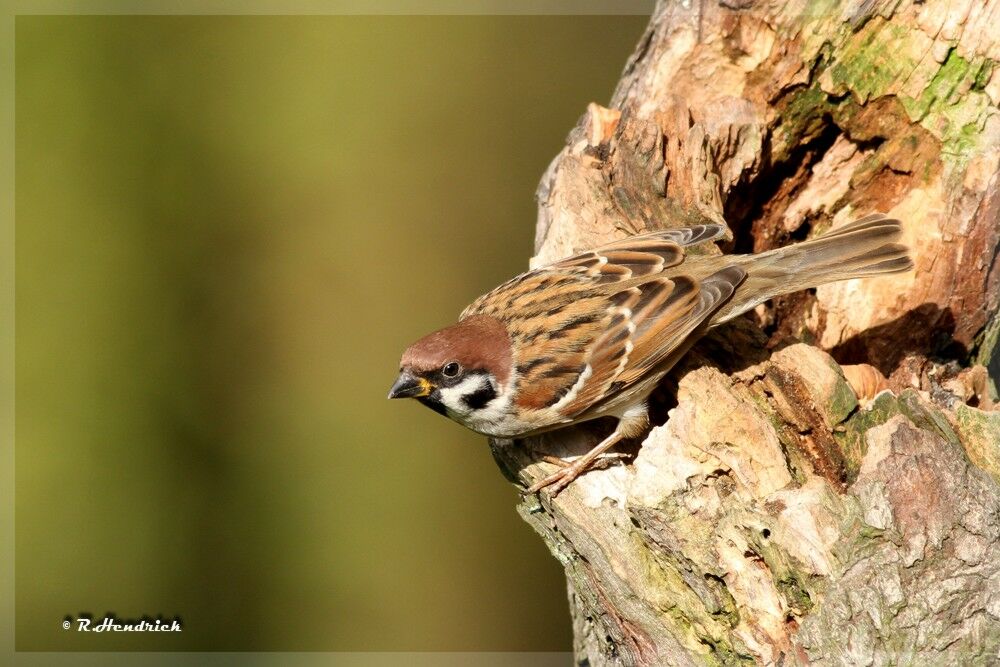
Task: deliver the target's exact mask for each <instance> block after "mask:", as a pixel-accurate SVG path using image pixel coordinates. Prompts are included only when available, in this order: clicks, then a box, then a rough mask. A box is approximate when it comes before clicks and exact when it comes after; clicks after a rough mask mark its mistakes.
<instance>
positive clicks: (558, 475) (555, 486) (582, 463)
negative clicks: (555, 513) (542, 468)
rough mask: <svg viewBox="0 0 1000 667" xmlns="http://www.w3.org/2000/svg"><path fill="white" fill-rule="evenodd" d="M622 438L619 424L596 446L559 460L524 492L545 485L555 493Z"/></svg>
mask: <svg viewBox="0 0 1000 667" xmlns="http://www.w3.org/2000/svg"><path fill="white" fill-rule="evenodd" d="M624 439H625V435H624V434H623V433H622V429H621V426H620V425H619V428H616V429H615V431H614V433H612V434H611V435H609V436H608V437H606V438H605V439H604V440H602V441H601V442H600V443H599V444H598V445H597V446H596V447H594V448H593V449H591V450H590V451H589V452H587V453H586V454H584V455H583V456H581V457H580V458H578V459H576V460H575V461H573V462H572V463H568V462H567V461H561V463H562V467H561V468H560V469H559V470H557V471H556V472H554V473H552V474H551V475H549V476H548V477H546V478H544V479H541V480H539V481H537V482H535V483H534V484H532V485H531V486H530V487H528V490H527V491H525V494H528V493H537V492H538V491H541V490H542V489H544V488H545V487H547V486H552V495H553V496H555V495H557V494H558V493H559V492H560V491H562V490H563V489H565V488H566V487H567V486H569V483H570V482H572V481H573V480H574V479H576V478H577V477H579V476H580V475H582V474H583V473H584V472H586V471H587V469H588V468H590V467H591V465H592V464H593V463H594V460H595V459H597V457H598V456H600V455H601V454H603V453H604V452H606V451H608V450H609V449H611V448H612V447H614V446H615V445H616V444H618V443H619V442H621V441H622V440H624ZM556 465H559V464H556Z"/></svg>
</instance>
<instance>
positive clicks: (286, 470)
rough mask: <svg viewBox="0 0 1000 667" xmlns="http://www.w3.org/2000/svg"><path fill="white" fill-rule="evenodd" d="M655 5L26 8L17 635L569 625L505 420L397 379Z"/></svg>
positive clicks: (495, 252) (425, 641)
mask: <svg viewBox="0 0 1000 667" xmlns="http://www.w3.org/2000/svg"><path fill="white" fill-rule="evenodd" d="M645 23H646V18H645V17H641V16H631V17H608V16H592V17H586V16H553V17H537V16H535V17H512V16H506V17H499V16H478V17H472V16H466V17H413V16H410V17H336V16H326V17H323V16H308V17H306V16H303V17H84V16H78V17H65V16H64V17H59V16H31V17H26V16H21V17H18V18H17V20H16V45H15V46H16V99H15V103H16V202H15V204H16V211H17V219H16V239H17V244H16V272H17V273H16V276H17V281H16V346H17V347H16V378H17V379H16V392H17V394H16V397H17V403H16V437H17V440H16V485H15V487H16V488H15V492H16V641H17V648H18V650H75V649H89V650H114V649H133V650H147V649H161V650H162V649H186V650H299V651H311V650H383V651H385V650H475V651H485V650H503V651H513V650H568V649H569V648H570V627H569V618H568V612H567V604H566V601H565V591H564V583H563V578H562V573H561V568H560V567H559V566H558V564H557V563H556V562H555V561H554V560H553V559H552V558H551V557H550V556H549V555H548V553H547V552H546V550H545V548H544V546H543V545H542V543H541V541H540V540H539V539H538V538H537V537H536V536H535V535H534V534H533V533H532V532H531V530H530V529H529V528H528V527H527V526H526V525H524V524H523V523H522V522H521V520H520V519H519V518H518V517H517V515H516V514H515V512H514V509H513V506H514V503H515V500H516V492H515V490H514V489H513V488H512V487H511V486H510V485H509V484H508V483H507V482H506V481H505V480H504V479H503V478H502V476H501V475H500V473H499V472H498V470H497V469H496V467H495V464H494V463H493V460H492V458H491V456H490V454H489V451H488V448H487V445H486V442H485V439H484V438H482V437H480V436H477V435H475V434H473V433H471V432H468V431H465V430H464V429H462V428H461V427H460V426H458V425H456V424H453V423H451V422H449V421H447V420H445V419H443V418H441V417H439V416H438V415H435V414H433V413H432V412H430V411H429V410H426V409H424V408H422V407H421V406H419V405H417V404H416V403H412V402H408V403H400V402H392V403H390V402H389V401H387V400H386V398H385V395H386V392H387V390H388V387H389V385H390V384H391V382H392V380H393V379H394V375H395V371H396V369H397V365H398V359H399V354H400V353H401V352H402V350H403V348H404V347H405V346H406V345H407V344H409V343H410V342H411V341H412V340H414V339H415V338H417V337H419V336H420V335H422V334H424V333H426V332H428V331H430V330H432V329H435V328H438V327H440V326H443V325H445V324H448V323H450V322H451V321H453V320H454V318H455V317H456V316H457V314H458V313H459V312H460V311H461V309H462V308H463V307H464V306H465V305H466V304H467V303H468V302H469V301H471V300H472V299H473V298H474V297H475V296H477V295H478V294H480V293H481V292H483V291H485V290H487V289H489V288H490V287H492V286H493V285H494V284H496V283H498V282H501V281H502V280H504V279H506V278H507V277H509V276H511V275H513V274H514V273H517V272H518V271H520V270H523V269H524V268H525V267H526V265H527V259H528V256H529V255H530V253H531V243H532V238H533V225H534V220H535V206H534V202H533V197H532V194H533V192H534V189H535V186H536V185H537V183H538V179H539V177H540V175H541V173H542V171H543V170H544V168H545V166H546V165H547V164H548V162H549V161H550V160H551V159H552V158H553V157H554V156H555V154H556V153H557V152H558V151H559V149H560V148H561V147H562V144H563V141H564V137H565V135H566V133H567V132H568V130H569V129H570V128H571V127H572V126H573V124H574V123H575V121H576V119H577V118H578V117H579V116H580V114H582V113H583V111H584V109H585V106H586V104H587V102H589V101H592V100H596V101H604V102H606V101H607V98H608V97H609V95H610V93H611V90H612V88H613V85H614V83H615V81H616V80H617V78H618V75H619V73H620V70H621V67H622V65H623V64H624V62H625V60H626V57H627V56H628V54H629V53H630V52H631V50H632V48H633V46H634V44H635V42H636V41H637V40H638V37H639V36H640V34H641V32H642V30H643V27H644V26H645ZM108 611H112V612H115V613H116V614H118V615H119V616H120V617H134V616H138V615H141V614H151V615H155V614H161V613H162V614H164V615H165V616H174V615H179V616H181V618H182V619H183V621H184V631H183V633H181V634H179V635H175V634H163V633H160V634H138V633H135V634H132V635H131V636H129V635H125V636H123V635H122V634H117V633H116V634H110V633H105V634H102V635H94V634H84V633H77V632H66V631H63V630H62V629H61V622H62V620H63V618H64V617H65V616H66V615H71V616H76V615H77V614H79V613H80V612H90V613H93V614H94V615H95V616H98V617H100V616H103V615H104V613H105V612H108Z"/></svg>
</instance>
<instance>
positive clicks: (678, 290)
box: [560, 266, 746, 417]
mask: <svg viewBox="0 0 1000 667" xmlns="http://www.w3.org/2000/svg"><path fill="white" fill-rule="evenodd" d="M745 277H746V272H745V271H744V270H743V269H742V268H740V267H738V266H729V267H726V268H724V269H722V270H721V271H718V272H716V273H714V274H712V275H710V276H708V277H707V278H705V279H703V280H701V281H698V280H695V279H694V278H692V277H690V276H685V275H677V276H672V277H670V278H665V277H664V278H656V279H653V280H650V281H647V282H644V283H642V284H640V285H637V286H635V287H632V288H630V289H629V290H628V292H630V293H631V296H630V297H629V298H627V299H625V300H623V303H622V305H621V306H617V307H615V306H612V307H610V308H609V310H611V312H612V315H611V317H610V321H609V325H608V327H607V329H606V331H605V332H604V333H603V334H602V335H601V336H600V338H598V339H597V340H596V341H594V343H593V345H592V346H591V347H590V355H589V357H588V359H587V368H586V369H585V370H584V372H583V373H582V375H586V376H587V377H586V381H585V382H583V383H581V386H580V388H579V390H578V391H577V392H576V394H575V396H574V398H573V400H572V401H569V402H567V403H566V404H565V405H563V406H560V412H562V413H563V414H564V415H565V416H567V417H575V416H578V415H580V414H581V413H583V412H585V411H587V410H589V409H591V408H592V407H594V406H596V405H598V404H600V403H602V402H603V401H604V400H605V399H607V398H610V397H613V396H614V395H616V394H617V393H618V392H620V391H623V390H625V389H627V388H628V387H629V386H631V385H633V384H635V383H637V382H639V381H640V380H642V379H644V378H645V377H646V376H647V375H649V374H650V373H654V372H663V371H665V370H667V369H665V368H663V367H662V363H663V362H664V361H665V360H667V359H668V358H669V357H670V356H671V354H672V353H674V352H675V351H677V350H678V349H680V348H682V347H684V346H685V344H686V343H687V342H688V339H689V337H690V336H691V335H692V334H694V333H695V332H696V331H697V330H698V329H699V328H700V327H702V325H703V324H705V323H707V321H708V319H709V318H710V317H711V315H712V313H714V312H715V311H716V310H717V309H718V308H719V307H720V306H721V305H722V304H723V303H725V302H726V300H728V299H729V297H730V296H732V294H733V292H734V291H735V289H736V287H737V286H738V285H739V284H740V283H741V282H742V281H743V279H744V278H745Z"/></svg>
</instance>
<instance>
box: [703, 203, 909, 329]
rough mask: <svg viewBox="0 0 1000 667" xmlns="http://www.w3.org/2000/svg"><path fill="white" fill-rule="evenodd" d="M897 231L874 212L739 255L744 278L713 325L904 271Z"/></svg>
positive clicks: (906, 252)
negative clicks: (833, 286) (783, 300)
mask: <svg viewBox="0 0 1000 667" xmlns="http://www.w3.org/2000/svg"><path fill="white" fill-rule="evenodd" d="M902 231H903V230H902V227H901V224H900V222H899V220H895V219H893V218H888V217H886V216H884V215H882V214H880V213H876V214H873V215H869V216H867V217H864V218H861V219H860V220H856V221H855V222H852V223H849V224H847V225H843V226H841V227H837V228H835V229H832V230H830V231H829V232H827V233H826V234H823V235H822V236H820V237H818V238H816V239H813V240H811V241H805V242H803V243H797V244H795V245H791V246H786V247H784V248H777V249H775V250H770V251H768V252H764V253H760V254H757V255H744V256H742V257H741V258H740V265H741V266H742V268H744V269H745V270H746V272H747V278H746V280H745V281H744V282H743V284H741V285H740V288H739V289H738V290H737V293H736V294H734V295H733V298H732V299H731V300H730V303H729V304H727V306H728V307H724V308H723V309H721V310H720V312H719V313H718V314H717V315H716V317H714V318H713V320H714V321H713V324H719V323H722V322H725V321H726V320H729V319H732V318H733V317H736V316H737V315H739V314H740V313H744V312H746V311H748V310H750V309H751V308H754V307H755V306H757V305H758V304H760V303H763V302H764V301H767V300H768V299H771V298H774V297H776V296H780V295H782V294H789V293H791V292H797V291H799V290H803V289H809V288H811V287H818V286H820V285H824V284H826V283H831V282H835V281H838V280H849V279H851V278H864V277H866V276H876V275H881V274H885V273H899V272H901V271H908V270H909V269H912V268H913V260H912V259H910V253H909V249H908V248H907V247H906V246H905V245H902V244H901V243H898V241H899V238H900V236H901V235H902Z"/></svg>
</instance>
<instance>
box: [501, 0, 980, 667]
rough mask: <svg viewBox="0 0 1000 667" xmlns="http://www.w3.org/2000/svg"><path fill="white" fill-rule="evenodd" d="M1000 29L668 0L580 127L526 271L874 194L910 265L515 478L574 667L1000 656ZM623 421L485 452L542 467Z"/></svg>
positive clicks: (558, 172)
mask: <svg viewBox="0 0 1000 667" xmlns="http://www.w3.org/2000/svg"><path fill="white" fill-rule="evenodd" d="M998 24H1000V0H951V1H950V2H948V1H945V0H927V1H925V2H911V1H909V0H853V1H837V0H825V1H822V2H820V1H817V2H808V1H805V0H799V1H792V2H785V1H784V0H756V1H755V0H704V1H702V2H698V1H697V0H694V1H692V0H684V1H683V2H682V1H678V0H674V1H669V2H667V1H662V2H660V3H659V4H658V6H657V8H656V10H655V12H654V15H653V17H652V19H651V23H650V25H649V27H648V29H647V31H646V33H645V34H644V35H643V37H642V39H641V41H640V43H639V46H638V48H637V50H636V52H635V54H634V55H633V56H632V57H631V59H630V60H629V61H628V63H627V65H626V67H625V71H624V73H623V75H622V79H621V82H620V83H619V85H618V88H617V90H616V91H615V93H614V96H613V99H612V101H611V104H610V107H608V108H604V107H600V106H598V105H591V106H590V108H589V109H588V110H587V112H586V114H585V115H584V116H583V117H582V118H581V120H580V122H579V124H578V125H577V126H576V127H575V128H574V129H573V130H572V131H571V132H570V135H569V138H568V141H567V145H566V147H565V148H564V149H563V151H562V152H561V153H560V154H559V155H558V156H557V157H556V158H555V160H554V161H553V163H552V164H551V166H550V167H549V168H548V170H547V171H546V173H545V175H544V177H543V178H542V182H541V185H540V187H539V190H538V202H539V215H538V224H537V240H536V253H537V254H536V255H535V257H534V258H533V260H532V262H533V265H539V264H543V263H546V262H548V261H551V260H554V259H556V258H559V257H563V256H566V255H569V254H571V253H572V252H574V251H577V250H581V249H585V248H589V247H592V246H595V245H598V244H600V243H603V242H606V241H609V240H611V239H614V238H620V237H623V236H626V235H629V234H634V233H638V232H642V231H645V230H650V229H660V228H666V227H678V226H683V225H686V224H691V223H696V222H702V221H705V220H709V221H712V222H722V223H726V224H728V226H729V229H730V231H731V235H730V239H729V241H728V242H727V244H726V245H727V246H728V247H727V250H728V251H733V252H758V251H762V250H766V249H769V248H772V247H776V246H780V245H783V244H786V243H789V242H794V241H799V240H802V239H805V238H809V237H812V236H814V235H816V234H819V233H822V232H823V231H825V230H826V229H828V228H830V227H831V226H833V225H837V224H842V223H846V222H848V221H850V220H853V219H855V218H859V217H861V216H863V215H866V214H868V213H871V212H876V211H878V212H884V213H888V214H889V215H891V216H892V217H896V218H899V219H901V220H902V221H903V223H904V230H905V237H904V242H905V243H907V244H908V245H909V246H910V247H911V248H912V250H913V256H914V260H915V262H916V270H915V271H913V272H910V273H905V274H900V275H897V276H889V277H881V278H876V279H866V280H854V281H849V282H844V283H838V284H833V285H828V286H824V287H820V288H819V289H817V290H814V291H811V292H804V293H800V294H796V295H792V296H789V297H785V298H782V299H780V300H778V301H777V302H775V303H771V304H767V305H766V306H762V307H760V308H758V310H757V311H756V313H755V314H754V317H753V318H749V317H747V318H744V319H742V320H739V321H736V322H734V323H732V324H730V325H727V326H726V327H724V328H722V329H720V330H718V331H716V332H715V333H714V334H713V335H711V336H709V337H708V338H706V339H704V340H703V341H702V342H701V343H700V344H699V345H698V346H696V347H695V348H694V350H692V352H691V353H690V354H689V355H688V357H687V358H686V360H685V361H684V362H683V364H682V366H681V367H678V368H676V369H675V371H674V372H673V373H672V374H671V376H670V377H669V379H668V381H667V382H665V386H664V387H663V388H662V389H661V390H660V391H659V393H658V394H657V395H656V396H655V399H656V400H655V405H656V406H657V409H656V410H654V413H655V414H656V416H657V418H656V420H655V424H656V425H655V426H654V428H653V429H652V431H651V432H650V433H649V435H648V437H646V438H645V439H644V441H643V442H641V443H635V444H634V445H633V446H632V448H631V449H629V448H627V447H626V448H625V449H624V450H623V452H622V455H621V456H620V457H618V458H612V459H610V460H608V461H606V462H605V463H606V464H605V465H604V467H603V468H602V469H600V470H595V471H592V472H590V473H588V474H586V475H584V476H582V477H581V478H580V479H578V480H577V481H576V482H574V483H573V484H572V485H570V487H569V488H568V489H566V490H565V491H563V492H562V493H561V494H560V495H558V496H557V497H556V498H554V499H553V498H550V497H549V496H548V495H547V494H546V493H545V492H542V494H540V495H539V496H529V497H525V498H524V499H523V500H522V502H521V503H520V505H519V511H520V513H521V514H522V516H523V517H524V519H525V520H526V521H527V522H528V523H529V524H531V525H532V526H533V527H534V528H535V529H536V530H537V531H538V533H539V534H540V535H541V536H542V538H543V539H544V540H545V542H546V543H547V545H548V546H549V548H550V549H551V551H552V554H553V555H554V556H555V557H556V558H557V559H559V561H560V562H561V563H562V564H563V565H564V566H565V569H566V576H567V580H568V588H569V599H570V608H571V613H572V615H573V629H574V635H575V647H574V649H575V653H576V656H577V663H578V664H580V665H606V664H610V665H667V664H670V665H689V664H727V665H728V664H737V663H740V664H743V663H746V664H758V663H759V664H784V665H790V664H810V663H813V662H823V664H843V665H857V664H866V665H867V664H889V663H893V664H897V663H901V664H963V665H965V664H997V662H998V661H1000V483H998V480H1000V411H993V410H992V408H993V404H994V401H995V400H996V395H995V385H994V384H993V382H992V381H991V379H990V377H989V374H988V372H987V368H989V369H991V370H992V373H993V377H994V378H996V377H997V376H998V375H1000V351H998V338H1000V317H998V315H997V306H998V296H1000V289H998V286H1000V253H998V250H1000V109H998V102H1000V67H998V66H997V65H998V62H1000V31H998V30H997V29H996V27H995V26H996V25H998ZM713 250H714V249H713ZM604 426H605V425H603V424H601V423H595V424H593V425H589V424H588V425H582V426H580V427H577V428H573V429H567V430H564V431H558V432H555V433H552V434H550V435H546V436H542V437H539V438H534V439H529V440H525V441H518V442H515V443H510V442H503V441H494V442H493V443H492V447H493V451H494V454H495V455H496V458H497V461H498V463H499V464H500V465H501V468H502V469H504V471H505V473H506V474H508V475H509V476H511V478H512V479H515V478H517V479H519V480H520V482H521V483H525V484H530V483H531V482H532V481H534V480H537V479H539V478H540V477H542V476H544V475H545V474H547V473H549V472H551V471H552V470H553V469H554V468H553V467H552V466H551V464H548V463H541V462H539V457H540V455H541V454H543V453H545V454H557V455H562V456H571V455H573V454H576V453H582V452H583V451H585V450H586V449H587V448H589V446H590V445H592V444H593V443H595V442H596V441H597V439H598V438H599V437H600V436H601V434H602V429H603V428H604Z"/></svg>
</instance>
